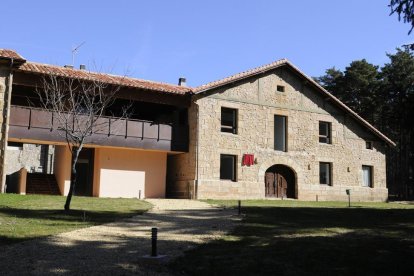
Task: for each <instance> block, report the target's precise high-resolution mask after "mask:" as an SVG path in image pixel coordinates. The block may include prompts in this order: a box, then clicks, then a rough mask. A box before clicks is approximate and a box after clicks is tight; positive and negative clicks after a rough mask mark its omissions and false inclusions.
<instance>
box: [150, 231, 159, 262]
mask: <svg viewBox="0 0 414 276" xmlns="http://www.w3.org/2000/svg"><path fill="white" fill-rule="evenodd" d="M157 234H158V229H157V228H155V227H154V228H151V245H152V247H151V257H157V256H158V254H157Z"/></svg>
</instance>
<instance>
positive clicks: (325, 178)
mask: <svg viewBox="0 0 414 276" xmlns="http://www.w3.org/2000/svg"><path fill="white" fill-rule="evenodd" d="M331 167H332V166H331V163H327V162H320V163H319V183H320V184H325V185H332V170H331V169H332V168H331Z"/></svg>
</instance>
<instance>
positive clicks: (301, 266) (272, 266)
mask: <svg viewBox="0 0 414 276" xmlns="http://www.w3.org/2000/svg"><path fill="white" fill-rule="evenodd" d="M243 210H244V213H245V220H244V221H243V222H242V224H241V225H240V226H239V227H237V228H236V229H235V230H234V231H233V232H232V234H231V235H229V236H227V237H225V238H224V239H220V240H218V241H215V242H213V243H210V244H206V245H203V246H201V247H199V248H196V249H193V250H191V251H189V252H187V253H186V255H185V256H184V257H183V258H180V259H178V260H177V261H175V262H174V263H173V264H172V265H171V268H172V269H174V270H175V271H176V272H179V273H183V274H189V275H316V274H319V275H321V274H322V275H410V274H411V273H412V271H413V268H412V260H413V257H414V209H369V208H283V207H244V209H243ZM190 258H191V262H189V261H188V260H189V259H190Z"/></svg>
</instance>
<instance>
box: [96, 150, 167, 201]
mask: <svg viewBox="0 0 414 276" xmlns="http://www.w3.org/2000/svg"><path fill="white" fill-rule="evenodd" d="M94 165H95V168H94V170H95V174H94V183H95V184H94V186H95V188H94V194H95V195H99V196H100V197H127V198H132V197H137V198H138V197H139V191H140V190H141V198H144V197H145V198H158V197H159V198H163V197H165V181H166V170H167V153H165V152H154V151H141V150H127V149H112V148H98V149H95V164H94Z"/></svg>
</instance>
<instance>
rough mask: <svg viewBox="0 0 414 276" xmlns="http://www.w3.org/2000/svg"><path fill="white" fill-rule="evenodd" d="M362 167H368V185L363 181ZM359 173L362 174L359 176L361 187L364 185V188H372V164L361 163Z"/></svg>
mask: <svg viewBox="0 0 414 276" xmlns="http://www.w3.org/2000/svg"><path fill="white" fill-rule="evenodd" d="M364 168H366V169H368V172H369V183H368V185H366V183H365V178H364ZM361 174H362V177H361V180H362V183H361V185H362V187H364V188H374V166H372V165H365V164H364V165H362V166H361Z"/></svg>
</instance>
